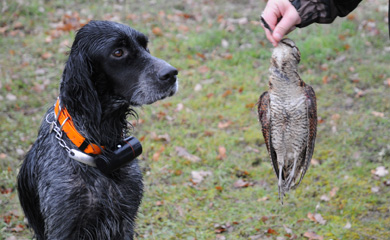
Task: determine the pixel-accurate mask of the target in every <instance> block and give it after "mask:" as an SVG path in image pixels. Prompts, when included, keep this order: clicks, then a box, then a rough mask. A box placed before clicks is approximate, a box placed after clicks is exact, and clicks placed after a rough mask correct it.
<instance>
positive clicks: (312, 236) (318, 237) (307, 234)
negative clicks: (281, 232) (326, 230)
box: [303, 232, 324, 240]
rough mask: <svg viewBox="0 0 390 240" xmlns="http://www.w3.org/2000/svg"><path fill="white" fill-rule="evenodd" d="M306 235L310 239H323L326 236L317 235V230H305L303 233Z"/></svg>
mask: <svg viewBox="0 0 390 240" xmlns="http://www.w3.org/2000/svg"><path fill="white" fill-rule="evenodd" d="M303 236H304V237H306V238H308V239H309V240H323V239H324V237H323V236H320V235H317V234H316V233H315V232H305V234H303Z"/></svg>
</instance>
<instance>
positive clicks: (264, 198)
mask: <svg viewBox="0 0 390 240" xmlns="http://www.w3.org/2000/svg"><path fill="white" fill-rule="evenodd" d="M267 200H269V197H267V196H265V197H262V198H259V199H257V201H258V202H265V201H267Z"/></svg>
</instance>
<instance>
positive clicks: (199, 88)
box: [194, 83, 203, 92]
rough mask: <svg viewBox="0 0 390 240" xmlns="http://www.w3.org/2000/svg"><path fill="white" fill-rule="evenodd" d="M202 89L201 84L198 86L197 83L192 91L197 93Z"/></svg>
mask: <svg viewBox="0 0 390 240" xmlns="http://www.w3.org/2000/svg"><path fill="white" fill-rule="evenodd" d="M202 88H203V87H202V84H199V83H198V84H196V85H195V87H194V91H195V92H199V91H201V90H202Z"/></svg>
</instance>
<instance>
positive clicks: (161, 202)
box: [154, 201, 164, 206]
mask: <svg viewBox="0 0 390 240" xmlns="http://www.w3.org/2000/svg"><path fill="white" fill-rule="evenodd" d="M154 205H156V206H162V205H164V201H156V202H155V203H154Z"/></svg>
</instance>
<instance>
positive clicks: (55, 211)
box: [18, 21, 178, 240]
mask: <svg viewBox="0 0 390 240" xmlns="http://www.w3.org/2000/svg"><path fill="white" fill-rule="evenodd" d="M147 43H148V40H147V38H146V37H145V36H144V35H143V34H142V33H140V32H138V31H136V30H134V29H132V28H130V27H128V26H125V25H122V24H119V23H114V22H107V21H92V22H90V23H88V24H87V25H85V26H84V27H83V28H81V29H80V30H79V31H78V33H77V35H76V39H75V41H74V43H73V45H72V48H71V51H70V55H69V59H68V61H67V63H66V66H65V69H64V72H63V75H62V81H61V86H60V96H59V101H58V103H57V106H56V107H51V108H50V109H49V110H48V112H47V114H46V116H45V118H44V120H43V122H42V125H41V127H40V130H39V133H38V138H37V140H36V142H35V143H34V144H33V146H32V148H31V150H30V151H29V153H28V154H27V156H26V158H25V160H24V162H23V164H22V166H21V169H20V172H19V176H18V191H19V198H20V202H21V205H22V208H23V210H24V212H25V214H26V217H27V219H28V222H29V224H30V226H31V228H32V229H33V230H34V232H35V237H36V238H37V239H110V240H111V239H133V231H134V221H135V218H136V214H137V210H138V207H139V205H140V202H141V198H142V193H143V184H142V175H141V172H140V169H139V167H138V163H137V161H136V160H134V161H132V162H130V163H128V164H126V165H124V166H122V167H121V168H119V169H117V170H115V171H113V172H112V173H109V174H105V173H103V172H102V171H100V170H99V169H97V168H96V167H91V166H88V165H86V164H84V163H82V161H81V162H80V161H76V160H75V159H73V158H70V157H69V156H70V155H69V152H70V150H72V151H74V152H76V153H78V154H81V156H82V157H81V159H80V160H82V158H83V157H87V159H89V161H90V160H91V159H94V158H93V157H98V156H99V155H107V154H110V153H112V152H113V151H115V150H116V149H117V144H118V142H121V141H122V140H123V139H124V138H125V137H126V136H128V132H129V131H128V122H127V121H126V117H127V116H128V115H133V116H136V113H135V112H134V110H132V108H131V106H140V105H143V104H151V103H153V102H155V101H158V100H160V99H163V98H165V97H168V96H172V95H173V94H175V93H176V91H177V89H178V83H177V74H178V72H177V70H176V69H175V68H174V67H172V66H171V65H169V64H168V63H166V62H165V61H163V60H161V59H158V58H156V57H153V56H151V55H150V53H149V50H148V48H147ZM65 109H66V110H67V114H68V115H67V116H68V120H61V117H60V118H59V119H58V120H57V118H56V117H58V115H59V111H62V110H65ZM54 112H56V113H54ZM60 121H62V122H60ZM64 122H66V124H68V125H69V124H71V125H72V124H73V125H74V128H75V129H76V131H77V132H78V133H79V135H81V136H82V138H84V139H83V142H82V143H81V145H80V146H78V145H79V144H77V141H76V143H75V141H73V140H72V137H73V135H72V134H68V133H65V132H64V131H65V130H64V129H62V128H61V127H60V125H61V124H62V123H64ZM66 124H65V125H66ZM53 128H54V131H53ZM68 128H69V126H68ZM61 133H64V134H63V135H61ZM87 150H88V151H87ZM91 156H92V157H91ZM76 159H77V157H76ZM114 160H115V159H114ZM87 163H88V162H87ZM91 165H93V160H92V164H91Z"/></svg>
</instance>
